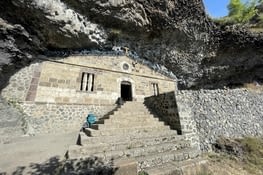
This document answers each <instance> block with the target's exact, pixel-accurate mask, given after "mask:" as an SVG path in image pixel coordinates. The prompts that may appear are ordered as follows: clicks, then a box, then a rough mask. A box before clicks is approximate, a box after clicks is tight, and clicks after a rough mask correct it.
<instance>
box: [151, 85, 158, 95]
mask: <svg viewBox="0 0 263 175" xmlns="http://www.w3.org/2000/svg"><path fill="white" fill-rule="evenodd" d="M152 87H153V95H154V96H157V95H159V87H158V83H152Z"/></svg>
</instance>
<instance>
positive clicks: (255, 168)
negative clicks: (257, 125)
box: [240, 137, 263, 174]
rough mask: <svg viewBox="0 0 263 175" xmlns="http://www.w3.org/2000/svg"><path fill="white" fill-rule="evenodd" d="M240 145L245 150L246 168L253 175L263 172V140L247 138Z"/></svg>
mask: <svg viewBox="0 0 263 175" xmlns="http://www.w3.org/2000/svg"><path fill="white" fill-rule="evenodd" d="M240 143H241V145H242V147H243V150H244V156H243V161H244V163H245V167H244V168H245V169H246V170H248V171H249V172H251V173H252V174H256V173H257V172H259V171H263V139H262V138H254V137H246V138H244V139H241V140H240Z"/></svg>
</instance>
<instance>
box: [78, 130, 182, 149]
mask: <svg viewBox="0 0 263 175" xmlns="http://www.w3.org/2000/svg"><path fill="white" fill-rule="evenodd" d="M79 135H80V136H79V137H80V142H81V144H82V145H87V144H96V143H114V142H116V143H117V142H130V141H131V142H132V141H135V140H136V141H137V140H140V141H142V142H144V141H146V142H147V141H148V142H151V141H153V140H154V141H155V142H162V141H166V140H173V138H174V139H177V138H178V137H179V138H184V136H182V135H177V131H176V130H164V131H161V132H160V131H159V130H154V131H151V132H150V133H149V132H145V133H140V134H137V133H132V132H130V133H129V135H127V134H126V135H124V134H123V135H122V136H120V135H115V136H100V137H88V136H87V135H86V134H85V133H84V132H80V134H79Z"/></svg>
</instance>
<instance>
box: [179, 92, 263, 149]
mask: <svg viewBox="0 0 263 175" xmlns="http://www.w3.org/2000/svg"><path fill="white" fill-rule="evenodd" d="M176 101H177V105H178V112H179V115H180V119H182V118H184V117H188V118H189V119H191V118H192V119H193V120H194V121H195V123H196V127H197V133H198V135H199V138H200V147H201V150H203V151H208V150H211V144H212V143H214V142H215V140H216V139H217V138H218V137H220V136H224V137H242V136H258V135H263V92H261V93H256V92H252V91H248V90H246V89H235V90H229V89H228V90H200V91H186V90H185V91H178V92H177V93H176ZM182 130H184V128H182Z"/></svg>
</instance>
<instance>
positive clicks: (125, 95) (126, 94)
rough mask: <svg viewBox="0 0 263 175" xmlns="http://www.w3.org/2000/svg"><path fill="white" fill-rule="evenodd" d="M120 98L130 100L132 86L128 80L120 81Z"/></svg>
mask: <svg viewBox="0 0 263 175" xmlns="http://www.w3.org/2000/svg"><path fill="white" fill-rule="evenodd" d="M121 98H122V100H124V101H132V86H131V83H130V82H128V81H123V82H121Z"/></svg>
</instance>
